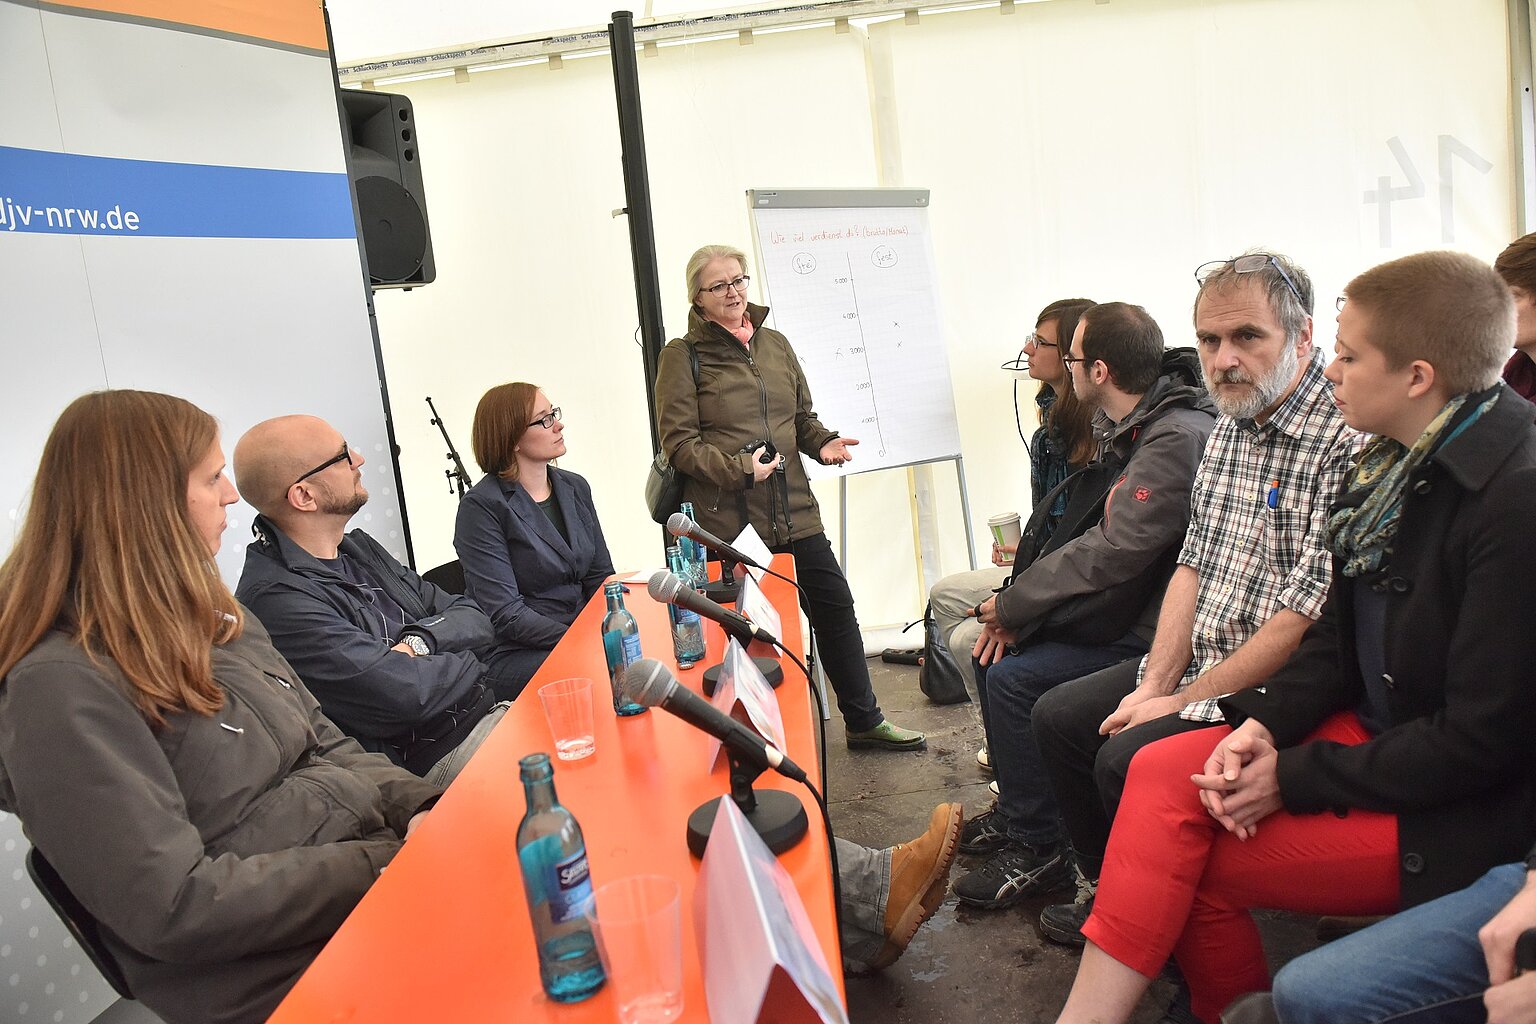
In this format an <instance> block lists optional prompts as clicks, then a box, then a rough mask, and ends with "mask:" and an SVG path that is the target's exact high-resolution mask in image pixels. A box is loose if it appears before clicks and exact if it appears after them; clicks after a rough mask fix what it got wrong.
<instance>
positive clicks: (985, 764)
mask: <svg viewBox="0 0 1536 1024" xmlns="http://www.w3.org/2000/svg"><path fill="white" fill-rule="evenodd" d="M976 763H977V764H979V765H981V770H982V771H984V772H989V771H991V770H992V756H991V755H990V754H989V753H987V748H986V747H982V748H981V749H980V750H978V751H976Z"/></svg>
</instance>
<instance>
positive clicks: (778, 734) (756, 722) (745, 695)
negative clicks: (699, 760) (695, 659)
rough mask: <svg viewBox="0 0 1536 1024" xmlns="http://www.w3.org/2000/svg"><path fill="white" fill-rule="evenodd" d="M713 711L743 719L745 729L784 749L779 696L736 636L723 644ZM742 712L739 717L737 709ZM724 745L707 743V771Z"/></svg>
mask: <svg viewBox="0 0 1536 1024" xmlns="http://www.w3.org/2000/svg"><path fill="white" fill-rule="evenodd" d="M709 702H710V703H711V704H713V705H714V706H715V710H716V711H719V712H720V713H721V714H722V715H729V716H730V717H732V718H735V719H736V720H737V721H741V720H742V719H743V718H744V719H745V720H746V725H747V727H748V728H750V729H752V730H753V731H754V732H756V733H757V734H758V735H759V736H761V737H762V738H763V739H765V740H767V741H768V742H769V743H772V744H773V745H774V746H775V747H778V748H779V749H780V750H783V749H784V715H783V713H782V712H781V711H780V710H779V697H778V694H776V693H774V692H773V687H771V686H769V685H768V680H767V679H765V678H763V674H762V672H760V671H758V668H757V664H756V663H755V662H754V661H753V660H752V659H751V658H750V657H749V656H748V655H747V652H746V651H744V650H742V647H741V644H739V643H737V642H736V638H735V637H731V638H729V639H728V640H727V641H726V645H725V657H724V658H723V659H722V660H721V663H720V682H719V683H718V684H716V686H715V695H714V696H713V697H711V698H710V699H709ZM737 708H740V709H741V714H737V713H736V709H737ZM723 746H724V744H722V743H721V742H720V741H719V740H718V739H713V738H711V739H710V741H709V759H708V760H707V761H706V762H705V766H706V768H705V770H706V771H714V769H715V765H716V764H717V763H718V762H719V760H720V751H721V748H722V747H723Z"/></svg>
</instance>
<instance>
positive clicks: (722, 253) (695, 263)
mask: <svg viewBox="0 0 1536 1024" xmlns="http://www.w3.org/2000/svg"><path fill="white" fill-rule="evenodd" d="M719 259H733V260H735V261H736V262H737V263H740V264H741V272H742V273H743V274H745V273H746V272H747V254H746V253H744V252H742V251H741V250H740V249H738V248H736V247H735V246H731V245H706V246H704V247H703V248H701V249H699V251H698V252H696V253H694V254H693V255H692V256H689V257H688V270H687V276H688V305H690V306H692V305H693V304H694V301H693V300H694V299H696V298H698V297H699V286H700V283H701V282H700V281H699V278H700V277H702V276H703V274H704V268H705V267H707V266H709V265H710V264H711V263H713V262H715V260H719Z"/></svg>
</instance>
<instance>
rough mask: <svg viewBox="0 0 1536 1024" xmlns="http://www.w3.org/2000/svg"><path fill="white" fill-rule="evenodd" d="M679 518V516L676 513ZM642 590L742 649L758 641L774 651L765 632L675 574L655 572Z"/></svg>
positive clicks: (772, 640)
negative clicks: (712, 625) (716, 628)
mask: <svg viewBox="0 0 1536 1024" xmlns="http://www.w3.org/2000/svg"><path fill="white" fill-rule="evenodd" d="M679 514H681V513H679ZM646 590H648V591H649V592H650V595H651V597H653V598H654V599H656V600H657V601H660V602H661V603H662V604H675V605H677V606H678V607H680V608H687V609H688V610H689V611H691V612H694V613H696V614H698V615H701V616H703V617H704V618H706V619H708V620H709V621H711V622H717V623H719V624H720V625H721V626H723V627H724V628H725V631H726V632H727V633H729V634H731V636H733V637H735V638H736V639H737V641H738V642H739V643H741V644H742V645H743V646H745V645H747V644H749V643H751V642H752V641H753V640H761V641H763V643H765V644H772V645H773V646H775V647H777V646H778V644H779V641H778V638H777V637H775V636H774V635H773V634H772V633H769V632H768V631H767V630H765V629H759V628H758V627H757V626H754V625H753V624H752V620H751V619H749V618H747V617H746V616H745V615H738V614H737V613H736V612H733V611H731V610H730V609H729V608H726V607H723V606H722V605H718V604H716V603H715V602H713V601H711V600H710V599H709V598H707V597H705V596H704V595H703V594H701V593H699V592H698V591H697V590H694V589H693V588H692V587H690V586H688V585H686V584H685V583H683V581H682V580H680V579H678V578H677V575H676V574H675V573H671V572H668V571H667V570H666V569H658V570H657V571H656V572H655V573H653V574H652V575H651V581H650V583H648V584H647V585H646Z"/></svg>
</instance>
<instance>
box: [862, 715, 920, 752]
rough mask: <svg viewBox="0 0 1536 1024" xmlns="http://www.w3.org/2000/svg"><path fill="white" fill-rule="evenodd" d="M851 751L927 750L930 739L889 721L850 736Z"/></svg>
mask: <svg viewBox="0 0 1536 1024" xmlns="http://www.w3.org/2000/svg"><path fill="white" fill-rule="evenodd" d="M848 749H849V750H927V749H928V738H927V737H926V736H924V735H923V734H922V733H920V732H914V731H913V730H911V729H903V728H902V727H901V726H899V725H892V724H891V723H890V721H889V720H886V721H884V722H881V723H880V724H879V725H877V726H875V727H874V728H873V729H865V730H864V731H863V732H850V733H849V734H848Z"/></svg>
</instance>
